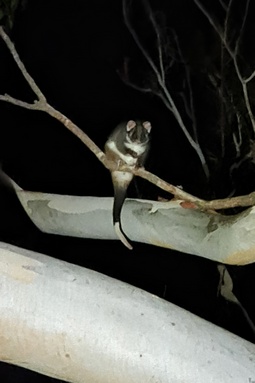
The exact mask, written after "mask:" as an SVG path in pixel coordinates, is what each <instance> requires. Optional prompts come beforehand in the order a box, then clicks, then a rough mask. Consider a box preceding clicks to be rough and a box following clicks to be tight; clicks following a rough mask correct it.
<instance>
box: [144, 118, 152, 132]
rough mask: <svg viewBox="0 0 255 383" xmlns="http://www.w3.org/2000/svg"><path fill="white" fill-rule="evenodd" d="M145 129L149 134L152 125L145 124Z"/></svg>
mask: <svg viewBox="0 0 255 383" xmlns="http://www.w3.org/2000/svg"><path fill="white" fill-rule="evenodd" d="M143 127H144V128H145V129H146V130H147V132H148V133H150V131H151V123H150V122H149V121H145V122H144V123H143Z"/></svg>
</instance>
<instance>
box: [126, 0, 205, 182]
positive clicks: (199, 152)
mask: <svg viewBox="0 0 255 383" xmlns="http://www.w3.org/2000/svg"><path fill="white" fill-rule="evenodd" d="M122 5H123V16H124V21H125V24H126V26H127V28H128V30H129V32H130V33H131V35H132V37H133V39H134V41H135V43H136V45H137V46H138V48H139V49H140V51H141V52H142V54H143V56H144V58H145V59H146V61H147V63H148V64H149V66H150V67H151V69H152V71H153V72H154V74H155V75H156V78H157V81H158V84H159V86H160V88H161V90H162V92H163V95H164V96H161V95H160V98H161V99H162V101H163V102H164V104H165V105H166V107H167V108H168V109H169V110H170V111H171V112H172V113H173V115H174V117H175V119H176V120H177V122H178V124H179V126H180V128H181V129H182V131H183V133H184V135H185V137H186V138H187V140H188V141H189V143H190V145H191V146H192V148H193V149H194V150H195V151H196V153H197V155H198V157H199V159H200V161H201V164H202V166H203V170H204V173H205V175H206V177H207V179H208V178H209V169H208V166H207V163H206V159H205V157H204V154H203V152H202V150H201V148H200V146H199V145H198V144H197V143H196V142H195V141H194V139H193V138H192V136H191V135H190V133H189V132H188V130H187V128H186V126H185V124H184V122H183V119H182V117H181V115H180V113H179V110H178V108H177V106H176V104H175V102H174V100H173V98H172V96H171V94H170V93H169V91H168V89H167V87H166V86H165V84H164V81H163V79H162V76H161V74H160V72H159V71H158V69H157V67H156V65H155V64H154V62H153V60H152V58H151V57H150V55H149V54H148V52H147V51H146V49H145V48H144V47H143V45H142V43H141V42H140V40H139V38H138V36H137V34H136V32H135V30H134V28H133V27H132V25H131V23H130V21H129V17H128V12H127V6H126V0H123V2H122ZM148 6H149V5H148Z"/></svg>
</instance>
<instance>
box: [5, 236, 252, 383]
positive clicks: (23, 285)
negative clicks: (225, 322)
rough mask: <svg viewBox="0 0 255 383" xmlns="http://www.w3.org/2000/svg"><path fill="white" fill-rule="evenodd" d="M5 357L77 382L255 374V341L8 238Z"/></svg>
mask: <svg viewBox="0 0 255 383" xmlns="http://www.w3.org/2000/svg"><path fill="white" fill-rule="evenodd" d="M0 295H1V300H0V345H1V347H0V360H1V361H4V362H7V363H11V364H15V365H18V366H22V367H25V368H28V369H30V370H34V371H37V372H40V373H42V374H45V375H48V376H51V377H54V378H58V379H63V380H65V381H68V382H73V383H84V382H86V383H113V382H114V383H120V382H121V383H137V382H139V383H147V382H151V383H182V382H185V383H205V382H210V383H232V382H249V381H252V380H254V379H255V371H254V364H255V346H254V345H253V344H251V343H249V342H247V341H245V340H244V339H241V338H239V337H237V336H235V335H233V334H231V333H229V332H227V331H224V330H222V329H220V328H218V327H216V326H214V325H212V324H210V323H208V322H206V321H204V320H202V319H200V318H198V317H196V316H195V315H192V314H190V313H189V312H187V311H184V310H183V309H180V308H178V307H176V306H175V305H173V304H171V303H168V302H165V301H163V300H162V299H159V298H158V297H156V296H153V295H151V294H149V293H146V292H145V291H142V290H140V289H137V288H135V287H133V286H130V285H128V284H125V283H122V282H119V281H117V280H115V279H112V278H109V277H106V276H104V275H102V274H99V273H96V272H94V271H91V270H88V269H84V268H81V267H79V266H75V265H71V264H68V263H66V262H62V261H58V260H56V259H53V258H50V257H47V256H46V255H43V254H38V253H35V252H32V251H28V250H24V249H20V248H17V247H14V246H11V245H7V244H5V243H0Z"/></svg>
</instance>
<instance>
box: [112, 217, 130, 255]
mask: <svg viewBox="0 0 255 383" xmlns="http://www.w3.org/2000/svg"><path fill="white" fill-rule="evenodd" d="M114 229H115V232H116V234H117V236H118V237H119V239H120V240H121V242H122V243H123V245H125V246H126V247H127V248H128V249H129V250H133V247H132V246H131V244H130V243H129V242H128V240H127V238H126V237H125V235H124V234H123V232H122V231H121V228H120V223H119V222H115V224H114Z"/></svg>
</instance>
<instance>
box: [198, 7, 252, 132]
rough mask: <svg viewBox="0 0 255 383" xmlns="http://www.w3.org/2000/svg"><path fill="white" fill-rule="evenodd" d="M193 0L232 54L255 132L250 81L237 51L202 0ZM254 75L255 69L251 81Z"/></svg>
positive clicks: (246, 12) (246, 9) (246, 11)
mask: <svg viewBox="0 0 255 383" xmlns="http://www.w3.org/2000/svg"><path fill="white" fill-rule="evenodd" d="M193 1H194V3H195V4H196V5H197V7H198V8H199V9H200V10H201V12H202V13H203V14H204V15H205V16H206V18H207V20H208V21H209V23H210V24H211V25H212V27H213V28H214V30H215V32H216V33H217V34H218V36H219V37H220V39H221V41H222V42H223V44H224V45H225V47H226V49H227V51H228V53H229V55H230V57H231V58H232V60H233V63H234V67H235V71H236V74H237V77H238V79H239V81H240V83H241V85H242V90H243V96H244V100H245V105H246V109H247V111H248V115H249V118H250V121H251V124H252V128H253V131H254V133H255V119H254V115H253V112H252V109H251V104H250V99H249V94H248V88H247V83H248V81H247V79H245V78H244V77H243V76H242V74H241V71H240V68H239V65H238V62H237V54H235V53H236V52H233V51H232V49H231V47H230V45H229V44H228V41H227V39H226V38H225V34H224V33H223V32H222V31H221V29H220V27H218V26H217V25H216V23H215V21H214V20H213V18H212V17H211V15H210V14H209V12H208V11H207V10H206V8H205V7H204V6H203V5H202V4H201V2H200V0H193ZM248 6H249V0H247V4H246V8H245V15H244V18H245V19H246V17H247V14H248ZM242 28H243V26H242ZM241 32H242V30H241ZM254 76H255V71H254V72H253V73H252V74H251V75H250V76H249V77H248V79H249V81H250V80H251V79H252V78H253V77H254Z"/></svg>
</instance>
